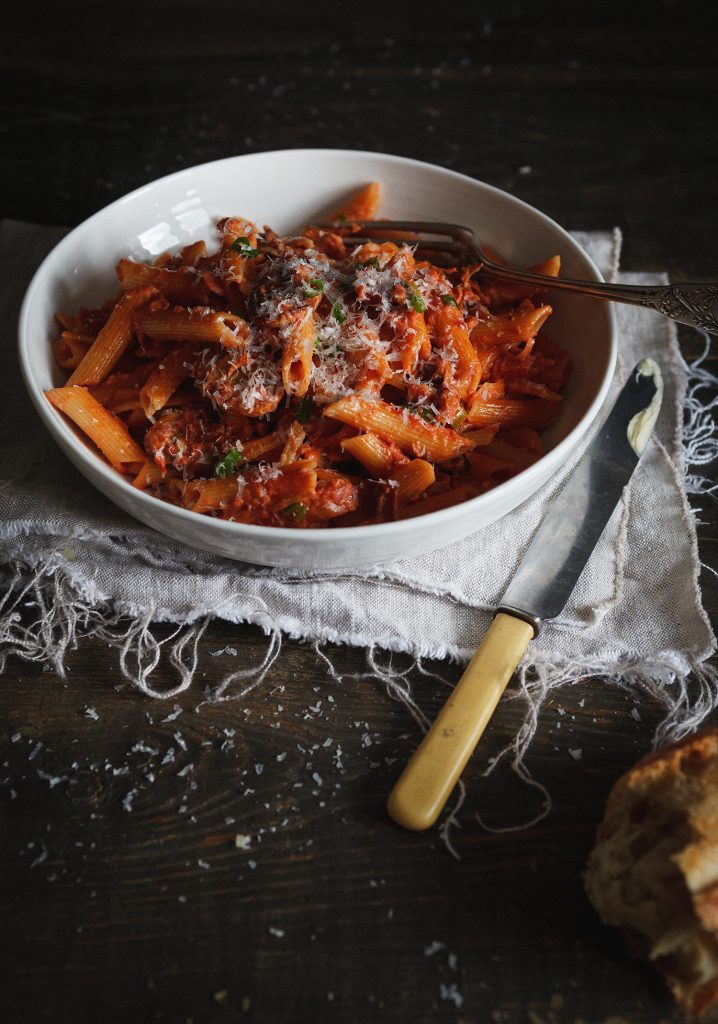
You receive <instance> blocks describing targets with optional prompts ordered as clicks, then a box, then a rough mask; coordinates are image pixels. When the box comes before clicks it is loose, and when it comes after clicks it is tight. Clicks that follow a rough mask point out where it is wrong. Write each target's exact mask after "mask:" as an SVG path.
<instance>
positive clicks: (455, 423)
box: [451, 409, 469, 430]
mask: <svg viewBox="0 0 718 1024" xmlns="http://www.w3.org/2000/svg"><path fill="white" fill-rule="evenodd" d="M468 415H469V414H468V412H467V411H466V409H462V410H461V411H460V412H458V413H457V414H456V416H455V417H454V419H453V420H452V421H451V426H452V427H453V428H454V430H458V429H459V427H460V426H461V424H462V423H463V422H464V420H465V419H466V417H467V416H468Z"/></svg>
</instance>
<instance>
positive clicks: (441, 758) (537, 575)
mask: <svg viewBox="0 0 718 1024" xmlns="http://www.w3.org/2000/svg"><path fill="white" fill-rule="evenodd" d="M662 396H663V381H662V377H661V371H660V369H659V367H658V365H657V364H656V363H655V362H654V361H653V360H652V359H643V360H641V362H640V363H638V365H637V366H636V367H635V368H634V370H633V372H632V373H631V375H630V377H629V378H628V380H627V382H626V384H625V385H624V386H623V388H622V389H621V391H620V393H619V395H618V398H617V399H616V402H615V404H614V406H613V408H612V409H611V411H610V413H609V414H608V416H607V417H606V419H605V421H604V423H603V425H602V426H601V428H600V429H599V431H598V432H597V434H596V436H595V437H594V439H593V440H592V441H591V443H590V445H589V446H588V448H587V449H586V451H585V452H584V454H583V456H582V457H581V459H580V460H579V462H578V464H577V465H576V467H575V469H574V470H573V472H572V473H571V475H570V477H569V478H568V480H567V481H566V484H565V486H564V487H563V489H562V491H561V493H560V494H559V495H558V496H557V498H556V499H555V501H554V503H553V505H552V507H551V509H550V510H549V512H548V513H547V515H546V516H545V517H544V519H543V521H542V523H541V525H540V526H539V528H538V530H537V531H536V533H535V534H534V537H533V539H532V540H531V542H530V544H529V546H528V548H527V549H526V552H525V554H524V556H523V558H522V560H521V563H520V565H519V567H518V569H517V571H516V573H515V575H514V578H513V580H512V582H511V583H510V584H509V587H508V589H507V590H506V593H505V594H504V596H503V598H502V601H501V603H500V605H499V606H498V609H497V612H496V616H495V618H494V620H493V622H492V624H491V626H490V628H489V630H488V632H487V634H486V636H485V637H484V640H483V641H482V643H481V646H480V647H479V649H478V650H477V652H476V654H475V655H474V657H473V659H472V660H471V662H470V663H469V665H468V667H467V669H466V671H465V672H464V674H463V676H462V677H461V679H460V680H459V682H458V683H457V685H456V687H455V688H454V691H453V693H452V695H451V696H450V697H449V699H448V701H447V702H446V704H445V705H444V708H443V709H442V711H441V712H440V714H439V716H438V717H437V719H436V721H435V722H434V724H433V725H432V726H431V728H430V729H429V731H428V732H427V734H426V735H425V736H424V739H423V740H422V742H421V744H420V746H419V747H418V749H417V750H416V752H415V754H414V755H413V757H412V758H411V760H410V761H409V763H408V764H407V766H406V768H405V769H404V771H403V773H402V775H401V777H400V778H399V780H398V782H397V783H396V785H395V786H394V788H393V790H392V792H391V795H390V796H389V800H388V802H387V810H388V812H389V816H390V817H391V818H393V820H394V821H395V822H396V823H397V824H399V825H402V826H403V827H404V828H408V829H412V830H414V831H421V830H423V829H426V828H429V827H431V825H433V824H434V823H435V822H436V819H437V818H438V816H439V814H440V813H441V810H442V809H443V807H444V804H445V803H446V801H447V799H448V797H449V794H450V793H451V790H452V789H453V788H454V786H455V784H456V782H457V781H458V778H459V776H460V774H461V772H462V771H463V770H464V767H465V766H466V764H467V762H468V760H469V758H470V757H471V754H472V753H473V751H474V748H475V747H476V744H477V743H478V741H479V739H480V738H481V735H482V734H483V732H484V729H485V728H486V726H487V724H488V722H489V720H490V718H491V715H492V714H493V711H494V709H495V707H496V705H497V704H498V702H499V699H500V697H501V695H502V693H503V692H504V689H505V688H506V686H507V684H508V682H509V679H510V678H511V676H512V675H513V672H514V670H515V668H516V666H517V665H518V663H519V661H520V660H521V657H522V656H523V654H524V652H525V650H526V648H527V647H528V644H529V642H530V641H531V640H532V639H533V638H534V637H535V636H536V635H537V634H538V632H539V630H540V628H541V625H542V623H543V621H544V620H545V619H551V618H555V616H556V615H558V614H559V613H560V612H561V611H562V610H563V608H564V607H565V605H566V602H567V601H568V599H569V597H570V596H571V593H572V592H573V589H574V587H575V586H576V584H577V582H578V580H579V577H580V575H581V573H582V572H583V570H584V568H585V566H586V564H587V562H588V560H589V558H590V556H591V553H592V552H593V550H594V548H595V546H596V544H597V543H598V540H599V539H600V537H601V534H602V533H603V531H604V529H605V527H606V525H607V524H608V521H609V519H610V518H611V516H612V515H613V512H614V510H615V508H616V506H617V504H618V502H619V501H620V498H621V495H622V494H623V491H624V488H625V486H626V484H627V483H628V482H629V480H630V479H631V476H632V474H633V471H634V470H635V468H636V466H637V465H638V462H639V459H640V457H641V454H642V453H643V450H644V449H645V447H646V444H647V443H648V439H649V437H650V435H651V432H652V430H653V426H654V424H655V422H656V418H657V416H658V413H659V411H660V406H661V399H662Z"/></svg>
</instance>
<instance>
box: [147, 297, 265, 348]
mask: <svg viewBox="0 0 718 1024" xmlns="http://www.w3.org/2000/svg"><path fill="white" fill-rule="evenodd" d="M135 324H136V326H137V329H138V331H139V332H140V333H141V334H146V335H147V336H148V337H150V338H156V339H158V340H160V341H194V342H216V343H218V344H219V345H222V346H224V347H225V348H240V347H242V346H243V344H244V342H245V341H246V340H247V338H248V336H249V327H248V325H247V323H246V321H244V320H243V319H242V318H241V317H239V316H236V315H235V314H234V313H218V312H216V311H215V310H214V309H210V308H209V306H196V307H194V308H193V309H185V308H178V309H166V310H161V311H159V312H153V311H150V310H143V311H141V312H140V313H138V314H137V316H136V317H135Z"/></svg>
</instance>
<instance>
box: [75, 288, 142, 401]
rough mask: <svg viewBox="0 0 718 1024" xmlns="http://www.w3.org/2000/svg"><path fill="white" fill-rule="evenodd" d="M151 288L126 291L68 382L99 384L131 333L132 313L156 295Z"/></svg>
mask: <svg viewBox="0 0 718 1024" xmlns="http://www.w3.org/2000/svg"><path fill="white" fill-rule="evenodd" d="M156 294H157V292H156V290H155V289H154V288H139V289H138V290H137V291H133V292H125V294H124V295H123V296H122V297H121V298H120V300H119V302H118V303H117V305H116V306H115V308H114V309H113V311H112V313H111V314H110V318H109V320H108V321H107V323H106V324H105V326H104V327H103V328H102V330H101V331H100V333H99V334H98V335H97V337H96V338H95V340H94V342H93V343H92V345H91V347H90V348H89V350H88V351H87V353H86V354H85V356H84V357H83V359H82V360H81V361H80V363H78V365H77V367H76V369H75V370H74V372H73V373H72V376H71V377H70V379H69V380H68V382H67V383H68V384H83V385H88V384H99V383H100V382H101V381H103V380H104V379H105V377H107V375H108V374H109V373H110V371H111V370H113V369H114V367H115V366H116V365H117V363H118V362H119V360H120V357H121V356H122V354H123V352H124V351H125V349H126V348H127V346H128V345H129V344H130V341H131V340H132V337H133V334H134V326H133V316H134V313H135V311H136V310H137V309H139V308H140V307H142V306H144V305H146V304H147V303H148V302H149V301H150V299H151V298H152V297H153V296H154V295H156Z"/></svg>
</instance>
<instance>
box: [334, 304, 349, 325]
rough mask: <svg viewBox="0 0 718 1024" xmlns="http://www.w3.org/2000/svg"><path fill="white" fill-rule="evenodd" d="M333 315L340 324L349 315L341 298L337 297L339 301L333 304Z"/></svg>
mask: <svg viewBox="0 0 718 1024" xmlns="http://www.w3.org/2000/svg"><path fill="white" fill-rule="evenodd" d="M332 316H333V317H334V319H335V320H336V321H337V323H338V324H343V323H344V321H345V320H346V318H347V315H346V313H345V312H344V310H343V309H342V304H341V302H340V301H339V299H337V301H336V302H335V303H334V305H333V306H332Z"/></svg>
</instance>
